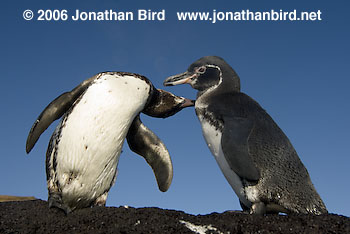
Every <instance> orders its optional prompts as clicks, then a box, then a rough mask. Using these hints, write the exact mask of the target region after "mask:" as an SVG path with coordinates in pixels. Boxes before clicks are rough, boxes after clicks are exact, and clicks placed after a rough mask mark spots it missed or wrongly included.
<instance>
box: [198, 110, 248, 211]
mask: <svg viewBox="0 0 350 234" xmlns="http://www.w3.org/2000/svg"><path fill="white" fill-rule="evenodd" d="M198 118H199V121H200V122H201V125H202V131H203V136H204V139H205V141H206V143H207V145H208V147H209V149H210V151H211V153H212V154H213V156H214V158H215V160H216V162H217V163H218V165H219V167H220V169H221V171H222V173H223V174H224V176H225V178H226V180H227V181H228V182H229V184H230V185H231V187H232V189H233V190H234V191H235V193H236V194H237V196H238V197H239V199H240V201H241V202H243V203H244V204H245V205H246V206H248V207H250V206H251V203H250V202H249V201H248V200H247V198H246V196H245V191H244V188H243V185H242V181H241V179H240V178H239V176H238V175H237V174H236V173H235V172H234V171H233V170H232V169H231V168H230V166H229V164H228V162H227V160H226V158H225V155H224V153H223V151H222V147H221V137H222V133H221V131H220V130H218V129H216V127H215V126H213V125H211V124H210V123H209V122H208V121H207V120H206V119H205V118H203V116H198Z"/></svg>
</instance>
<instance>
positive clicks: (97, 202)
mask: <svg viewBox="0 0 350 234" xmlns="http://www.w3.org/2000/svg"><path fill="white" fill-rule="evenodd" d="M107 196H108V192H105V193H104V194H102V195H101V196H99V197H98V198H96V200H95V201H94V203H93V206H106V201H107Z"/></svg>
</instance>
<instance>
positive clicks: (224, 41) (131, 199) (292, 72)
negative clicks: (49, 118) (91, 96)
mask: <svg viewBox="0 0 350 234" xmlns="http://www.w3.org/2000/svg"><path fill="white" fill-rule="evenodd" d="M131 2H132V3H131ZM26 9H31V10H33V11H34V12H35V13H36V12H37V11H38V10H39V9H67V10H68V12H69V13H73V11H75V10H76V9H79V10H81V11H103V10H105V9H113V10H115V11H133V12H136V11H137V10H138V9H152V10H154V11H157V10H158V11H159V10H162V9H165V11H166V20H165V21H162V22H159V21H142V22H141V21H137V20H134V21H129V22H113V21H112V22H108V21H103V22H81V21H80V22H74V21H72V20H68V21H66V22H64V21H59V22H54V21H48V22H47V21H46V22H45V21H37V20H31V21H26V20H24V19H23V17H22V13H23V11H24V10H26ZM213 9H216V10H217V11H241V10H243V9H250V10H255V11H264V10H267V11H270V10H271V9H275V10H277V11H279V10H280V9H283V10H286V11H291V10H294V9H296V10H298V11H317V10H321V12H322V21H312V22H311V21H310V22H305V21H304V22H301V21H299V22H296V21H295V22H289V21H284V22H281V21H278V22H271V21H270V22H262V21H260V22H254V21H246V22H218V23H216V24H212V23H210V22H203V21H196V22H181V21H178V20H177V18H176V12H177V11H212V10H213ZM349 9H350V4H349V3H348V1H345V0H340V1H333V2H332V1H323V2H322V3H321V2H320V1H307V2H306V1H268V0H264V1H257V0H252V1H230V3H228V1H197V2H195V1H181V0H179V1H171V2H165V1H128V2H127V3H126V1H112V0H104V1H92V0H87V1H81V2H80V3H77V1H74V2H72V1H67V0H65V1H24V0H17V1H9V0H5V1H1V3H0V12H1V14H0V25H1V36H0V47H1V53H0V64H1V67H0V68H1V70H0V71H1V78H0V79H1V85H0V102H1V115H0V119H1V121H0V126H1V128H0V129H1V131H0V145H1V147H0V156H1V163H0V178H1V180H0V181H1V182H0V194H7V195H18V196H35V197H37V198H40V199H47V189H46V175H45V152H46V148H47V145H48V142H49V138H50V136H51V134H52V131H53V129H54V127H56V125H57V122H55V123H53V124H52V126H51V127H50V128H49V129H48V130H47V131H46V132H45V133H44V134H43V135H42V136H41V138H40V139H39V141H38V143H37V144H36V145H35V147H34V149H33V150H32V152H31V153H30V154H29V155H26V153H25V141H26V137H27V134H28V132H29V130H30V127H31V126H32V124H33V122H34V121H35V119H36V117H37V116H38V115H39V114H40V112H41V111H42V110H43V109H44V108H45V106H46V105H47V104H48V103H49V102H51V101H52V100H53V99H54V98H56V97H57V96H58V95H60V94H61V93H63V92H65V91H68V90H71V89H72V88H73V87H75V86H76V85H77V84H79V83H80V82H81V81H83V80H84V79H86V78H88V77H90V76H92V75H94V74H96V73H98V72H102V71H108V70H110V71H128V72H135V73H140V74H143V75H145V76H147V77H148V78H149V79H150V80H151V81H152V82H153V84H154V85H155V86H156V87H158V88H164V87H162V81H163V80H164V79H165V78H166V77H167V76H170V75H173V74H177V73H180V72H183V71H185V70H186V68H187V67H188V65H189V64H191V63H192V62H193V61H195V60H196V59H198V58H200V57H202V56H205V55H218V56H221V57H223V58H224V59H225V60H226V61H227V62H228V63H229V64H230V65H231V66H232V67H233V68H234V69H235V70H236V71H237V73H238V74H239V76H240V78H241V84H242V91H243V92H245V93H247V94H248V95H249V96H251V97H253V98H254V99H255V100H257V101H258V102H259V103H260V104H261V105H262V106H263V108H265V109H266V110H267V112H268V113H269V114H270V115H271V116H272V117H273V118H274V120H275V121H276V122H277V123H278V125H279V126H280V127H281V128H282V129H283V131H284V132H285V133H286V135H287V136H288V137H289V139H290V140H291V142H292V144H293V145H294V147H295V149H296V151H297V152H298V154H299V156H300V158H301V160H302V161H303V163H304V164H305V166H306V167H307V169H308V171H309V173H310V175H311V179H312V181H313V183H314V185H315V187H316V189H317V190H318V192H319V193H320V195H321V197H322V198H323V200H324V202H325V203H326V205H327V207H328V209H329V211H330V212H332V213H338V214H343V215H346V216H350V205H349V197H350V182H349V180H350V172H349V171H350V170H349V165H350V149H349V144H350V137H349V132H350V124H349V116H350V108H349V107H350V105H349V100H350V92H349V87H350V82H349V78H350V76H349V74H350V73H349V65H350V57H349V54H350V49H349V48H350V46H349V44H350V43H349V42H350V31H349V26H350V24H349V23H350V20H349V12H348V11H349ZM164 89H166V90H168V91H171V92H173V93H175V94H178V95H182V96H186V97H189V98H195V94H196V92H195V90H193V89H191V88H190V87H189V86H178V87H166V88H164ZM141 118H142V120H143V122H144V123H145V124H146V125H147V126H148V127H149V128H150V129H152V130H153V131H154V132H155V133H156V134H157V135H158V136H159V137H160V138H161V139H162V140H163V141H164V143H165V144H166V146H167V147H168V149H169V152H170V154H171V156H172V160H173V165H174V179H173V183H172V185H171V187H170V189H169V191H168V192H166V193H162V192H160V191H159V190H158V188H157V185H156V181H155V178H154V176H153V172H152V170H151V168H150V167H149V166H148V165H147V164H146V163H145V161H144V159H143V158H141V157H139V156H137V155H136V154H134V153H132V152H131V151H130V150H129V148H128V146H127V144H125V145H124V152H123V154H122V155H121V159H120V162H119V167H118V169H119V174H118V178H117V182H116V184H115V186H114V187H112V189H111V191H110V194H109V198H108V201H107V205H109V206H120V205H129V206H133V207H145V206H147V207H148V206H156V207H161V208H167V209H176V210H184V211H186V212H188V213H192V214H198V213H201V214H206V213H211V212H222V211H225V210H229V209H240V206H239V203H238V199H237V197H236V195H235V194H234V192H233V191H232V189H231V187H230V186H229V184H228V183H227V182H226V180H225V178H224V176H223V175H222V173H221V171H220V170H219V167H218V166H217V164H216V162H215V160H214V158H213V157H212V155H211V153H210V152H209V150H208V148H207V146H206V144H205V142H204V139H203V136H202V133H201V128H200V124H199V121H198V119H197V117H196V115H195V112H194V109H193V108H191V109H186V110H184V111H182V112H180V113H178V114H177V115H175V116H173V117H170V118H168V119H155V118H150V117H147V116H145V115H142V116H141Z"/></svg>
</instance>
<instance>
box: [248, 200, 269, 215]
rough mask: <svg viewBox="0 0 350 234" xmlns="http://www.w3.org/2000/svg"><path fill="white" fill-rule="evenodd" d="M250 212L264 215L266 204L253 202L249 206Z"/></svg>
mask: <svg viewBox="0 0 350 234" xmlns="http://www.w3.org/2000/svg"><path fill="white" fill-rule="evenodd" d="M250 214H258V215H264V214H266V205H265V203H263V202H257V203H253V205H252V207H251V208H250Z"/></svg>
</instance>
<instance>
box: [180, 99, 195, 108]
mask: <svg viewBox="0 0 350 234" xmlns="http://www.w3.org/2000/svg"><path fill="white" fill-rule="evenodd" d="M195 102H196V100H191V99H188V98H184V101H183V103H182V104H181V106H180V107H181V108H185V107H189V106H194V105H195Z"/></svg>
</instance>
